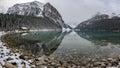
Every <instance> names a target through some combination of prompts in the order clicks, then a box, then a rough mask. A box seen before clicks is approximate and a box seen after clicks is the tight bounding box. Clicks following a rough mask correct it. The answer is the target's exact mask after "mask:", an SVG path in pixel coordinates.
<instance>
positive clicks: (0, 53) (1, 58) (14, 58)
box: [0, 32, 35, 68]
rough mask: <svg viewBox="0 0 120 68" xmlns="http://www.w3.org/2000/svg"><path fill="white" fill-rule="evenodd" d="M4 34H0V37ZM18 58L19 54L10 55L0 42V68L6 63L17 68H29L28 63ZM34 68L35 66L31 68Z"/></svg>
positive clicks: (9, 51)
mask: <svg viewBox="0 0 120 68" xmlns="http://www.w3.org/2000/svg"><path fill="white" fill-rule="evenodd" d="M4 34H6V33H4V32H0V37H1V36H2V35H4ZM19 56H20V54H19V53H12V52H11V50H10V49H8V47H7V46H5V44H4V43H2V42H1V40H0V68H2V66H5V65H6V63H15V64H16V67H17V68H23V67H26V68H31V67H30V63H29V62H28V61H26V60H23V59H20V58H19ZM8 59H9V60H8ZM34 67H35V65H33V68H34Z"/></svg>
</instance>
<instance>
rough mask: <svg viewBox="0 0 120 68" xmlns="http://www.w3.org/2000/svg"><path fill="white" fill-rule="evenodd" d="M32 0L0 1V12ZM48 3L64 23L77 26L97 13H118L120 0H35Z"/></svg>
mask: <svg viewBox="0 0 120 68" xmlns="http://www.w3.org/2000/svg"><path fill="white" fill-rule="evenodd" d="M29 1H34V0H0V12H5V11H6V10H7V9H8V7H10V6H12V5H13V4H16V3H24V2H29ZM37 1H42V2H50V3H51V4H52V5H54V7H56V8H57V9H58V11H59V12H60V14H61V15H62V17H63V19H64V20H65V22H66V23H68V24H71V25H77V24H79V23H80V22H82V21H84V20H86V19H88V18H90V17H91V16H93V15H94V14H96V13H97V12H101V13H107V14H110V13H113V12H115V13H118V14H119V13H120V8H119V6H120V0H37Z"/></svg>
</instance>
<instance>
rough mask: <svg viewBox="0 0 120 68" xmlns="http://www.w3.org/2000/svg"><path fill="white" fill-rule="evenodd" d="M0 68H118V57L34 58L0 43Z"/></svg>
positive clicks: (119, 58) (119, 64)
mask: <svg viewBox="0 0 120 68" xmlns="http://www.w3.org/2000/svg"><path fill="white" fill-rule="evenodd" d="M2 35H3V34H1V35H0V36H2ZM0 68H120V55H119V56H115V57H107V58H99V57H96V58H90V57H81V58H80V57H73V56H68V57H67V58H66V57H64V56H58V55H54V56H50V57H46V56H41V57H36V56H34V55H32V54H29V55H27V54H25V53H24V51H22V50H19V49H17V48H16V49H12V48H9V46H7V45H6V44H5V43H2V42H1V41H0Z"/></svg>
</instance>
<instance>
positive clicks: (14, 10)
mask: <svg viewBox="0 0 120 68" xmlns="http://www.w3.org/2000/svg"><path fill="white" fill-rule="evenodd" d="M7 13H8V14H17V15H27V16H37V17H44V18H47V19H49V20H52V21H54V23H55V24H56V25H60V26H61V27H62V28H66V29H68V28H71V27H70V26H69V25H67V24H65V23H64V21H63V19H62V16H61V15H60V13H59V12H58V11H57V9H56V8H54V7H53V6H52V5H51V4H50V3H46V4H43V3H41V2H38V1H33V2H27V3H21V4H15V5H14V6H12V7H10V8H9V9H8V11H7Z"/></svg>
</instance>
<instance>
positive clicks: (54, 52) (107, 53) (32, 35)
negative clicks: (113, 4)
mask: <svg viewBox="0 0 120 68" xmlns="http://www.w3.org/2000/svg"><path fill="white" fill-rule="evenodd" d="M2 38H3V41H4V42H5V43H7V44H8V45H9V47H10V48H13V49H14V48H15V49H21V50H23V51H24V52H26V54H34V55H35V56H37V57H42V56H46V57H52V58H56V59H57V60H58V59H60V60H62V59H63V60H70V59H73V58H74V59H75V60H76V59H77V58H78V59H80V58H81V57H114V56H117V55H120V33H112V32H90V31H78V32H75V31H71V32H61V31H56V32H53V31H49V32H29V33H9V34H6V35H4V36H3V37H2Z"/></svg>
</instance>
